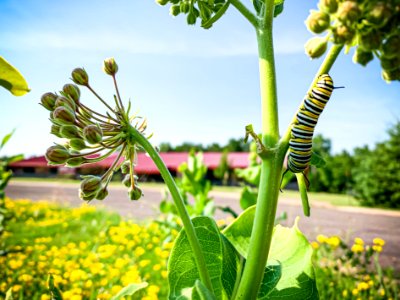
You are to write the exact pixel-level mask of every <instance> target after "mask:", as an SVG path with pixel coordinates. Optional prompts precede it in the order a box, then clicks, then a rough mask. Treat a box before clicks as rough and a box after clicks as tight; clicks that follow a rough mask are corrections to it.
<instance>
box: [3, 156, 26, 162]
mask: <svg viewBox="0 0 400 300" xmlns="http://www.w3.org/2000/svg"><path fill="white" fill-rule="evenodd" d="M23 159H24V155H23V154H17V155H13V156H10V157H6V158H5V161H6V163H7V164H11V163H13V162H16V161H20V160H23Z"/></svg>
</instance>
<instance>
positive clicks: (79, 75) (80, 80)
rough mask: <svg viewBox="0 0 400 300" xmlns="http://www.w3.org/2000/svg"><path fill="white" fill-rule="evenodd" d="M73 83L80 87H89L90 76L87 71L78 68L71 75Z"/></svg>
mask: <svg viewBox="0 0 400 300" xmlns="http://www.w3.org/2000/svg"><path fill="white" fill-rule="evenodd" d="M71 76H72V81H73V82H75V83H76V84H79V85H84V86H87V85H89V76H88V74H87V73H86V71H85V69H82V68H76V69H74V70H73V71H72V73H71Z"/></svg>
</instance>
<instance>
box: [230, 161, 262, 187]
mask: <svg viewBox="0 0 400 300" xmlns="http://www.w3.org/2000/svg"><path fill="white" fill-rule="evenodd" d="M235 174H236V176H237V177H239V178H242V179H243V180H245V181H246V182H248V183H250V184H253V185H256V186H257V185H258V184H259V183H260V177H261V166H254V167H249V168H246V169H235Z"/></svg>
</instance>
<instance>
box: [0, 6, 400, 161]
mask: <svg viewBox="0 0 400 300" xmlns="http://www.w3.org/2000/svg"><path fill="white" fill-rule="evenodd" d="M243 1H246V4H248V5H249V4H250V1H248V0H243ZM316 2H317V1H296V0H286V6H285V11H284V13H283V14H282V15H281V16H279V17H278V18H277V19H276V22H275V24H274V35H275V50H276V66H277V76H278V89H279V92H278V96H279V114H280V115H279V118H280V119H279V120H280V127H281V132H284V130H285V128H286V126H287V125H288V123H289V121H290V119H291V117H292V116H293V114H294V113H295V111H296V109H297V107H298V105H299V102H300V100H301V99H302V98H303V96H304V93H305V91H306V90H307V88H308V85H309V84H310V82H311V81H312V78H313V76H314V74H315V72H316V70H317V69H318V67H319V65H320V63H321V61H320V60H314V61H311V60H310V59H309V58H308V57H307V56H306V55H305V54H304V50H303V45H304V43H305V42H306V41H307V39H308V38H310V37H311V34H310V33H308V32H307V30H306V28H305V26H304V20H305V19H306V17H307V15H308V11H309V10H310V9H312V8H315V7H316ZM0 28H1V31H0V55H2V56H3V57H5V58H6V59H7V60H8V61H10V62H11V63H12V64H13V65H15V66H16V67H18V68H19V70H20V71H21V72H22V73H23V74H24V76H25V77H26V79H27V81H28V83H29V86H30V88H31V89H32V91H31V92H30V93H29V94H27V95H26V96H24V97H19V98H15V97H12V96H11V95H10V94H9V93H8V92H7V91H5V90H3V89H1V90H0V104H1V106H0V107H1V110H0V116H1V117H0V136H2V135H4V134H6V133H7V132H9V131H11V130H12V129H13V128H16V133H15V136H14V138H13V139H12V140H11V141H10V142H9V144H8V145H7V146H6V147H5V148H4V149H3V151H4V152H3V153H2V154H15V153H20V152H22V153H24V154H26V155H27V156H30V155H40V154H43V153H44V152H45V150H46V148H47V147H48V146H50V145H51V144H52V143H53V142H54V141H56V138H55V137H54V136H51V135H50V134H49V133H48V132H49V130H50V122H49V121H48V112H47V111H46V110H44V109H43V108H42V107H41V106H39V105H38V104H37V103H38V102H39V99H40V96H41V95H42V94H43V93H45V92H47V91H58V90H59V89H61V87H62V86H63V85H64V84H65V83H67V82H69V78H70V73H71V71H72V69H73V68H75V67H84V68H85V69H86V70H87V71H88V73H89V76H90V81H91V83H92V85H93V87H94V88H95V89H96V90H97V91H98V92H99V93H100V94H101V95H103V96H104V97H105V98H107V99H110V100H111V99H112V98H111V97H112V93H113V89H112V82H111V80H110V77H108V76H106V75H105V74H104V73H103V72H102V71H101V65H102V61H103V59H104V58H107V57H115V59H116V61H117V62H118V64H119V67H120V70H119V72H118V78H119V85H120V89H121V93H122V96H123V97H124V98H125V99H126V100H127V99H129V98H131V99H132V102H133V105H134V108H135V109H137V110H139V113H140V114H141V115H142V116H146V117H147V118H148V123H149V131H151V132H154V138H153V142H154V143H155V144H157V143H159V142H162V141H169V142H171V143H172V144H177V143H181V142H183V141H192V142H201V143H206V144H207V143H211V142H219V143H225V142H226V141H227V140H228V139H229V138H231V137H240V136H243V134H244V127H245V125H247V124H249V123H252V124H253V125H254V128H255V129H256V130H259V129H260V124H261V121H260V111H259V110H260V103H259V102H260V100H259V95H260V94H259V79H258V57H257V46H256V40H255V34H254V31H253V29H252V27H251V26H250V24H248V23H247V21H246V20H245V19H244V18H243V17H242V16H241V15H239V14H238V13H237V12H236V11H235V9H234V8H233V7H231V8H230V9H229V10H228V12H227V14H226V15H225V16H224V17H223V18H222V19H221V20H220V21H219V22H218V23H217V24H215V25H214V26H213V27H212V28H211V29H210V30H204V29H202V28H200V27H199V26H195V27H193V26H187V25H186V22H185V20H184V18H183V17H181V16H178V17H177V18H173V17H171V16H170V15H169V12H168V8H167V7H161V6H158V5H157V4H156V3H155V2H154V1H151V0H150V1H148V0H146V1H144V0H117V1H104V0H96V1H76V0H72V1H68V2H66V1H49V0H42V1H25V0H21V1H4V0H0ZM351 56H352V53H350V54H349V55H342V56H341V57H340V58H339V59H338V61H337V63H336V64H335V65H334V67H333V69H332V71H331V73H330V74H331V76H332V77H333V79H334V82H335V84H336V85H338V86H345V87H346V88H345V89H340V90H336V91H335V92H334V95H333V96H332V99H331V101H330V103H329V104H328V106H327V108H326V110H325V111H324V113H323V114H322V116H321V118H320V121H319V123H318V126H317V127H316V132H317V133H322V134H323V135H324V136H326V137H329V138H331V139H332V142H333V151H334V152H339V151H341V150H343V149H346V150H352V149H353V148H354V147H360V146H363V145H365V144H368V145H373V144H374V143H376V142H378V141H382V140H384V139H385V138H386V133H385V131H386V130H387V129H388V128H389V127H390V126H391V125H392V124H393V123H395V122H396V120H397V119H399V116H400V99H399V98H400V93H399V91H400V89H399V87H400V85H399V83H398V82H396V83H392V84H386V83H385V82H384V81H383V80H382V79H381V76H380V67H379V63H378V62H377V61H376V60H375V61H373V62H372V63H371V64H370V65H368V66H367V67H366V68H363V67H361V66H359V65H354V64H353V63H352V61H351ZM83 101H84V102H85V103H87V104H89V105H90V106H93V107H96V108H98V110H99V111H101V110H102V109H103V108H102V106H101V105H100V104H99V103H97V102H96V101H95V99H94V98H93V97H92V96H91V95H90V94H88V93H86V92H85V93H83Z"/></svg>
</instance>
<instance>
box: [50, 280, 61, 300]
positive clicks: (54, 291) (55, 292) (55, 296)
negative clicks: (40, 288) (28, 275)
mask: <svg viewBox="0 0 400 300" xmlns="http://www.w3.org/2000/svg"><path fill="white" fill-rule="evenodd" d="M47 288H48V289H49V292H50V294H51V299H52V300H62V299H63V297H62V296H61V292H60V290H59V289H58V288H57V287H56V286H55V285H54V278H53V275H52V274H49V277H48V279H47Z"/></svg>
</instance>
